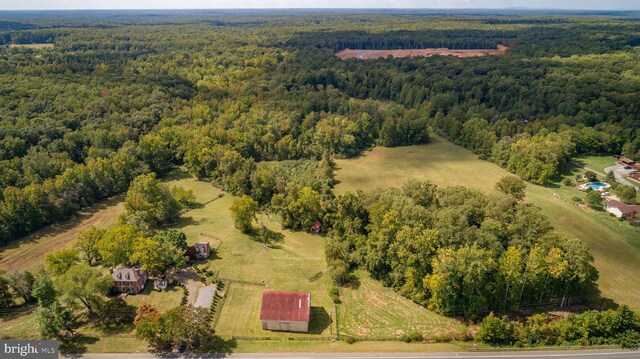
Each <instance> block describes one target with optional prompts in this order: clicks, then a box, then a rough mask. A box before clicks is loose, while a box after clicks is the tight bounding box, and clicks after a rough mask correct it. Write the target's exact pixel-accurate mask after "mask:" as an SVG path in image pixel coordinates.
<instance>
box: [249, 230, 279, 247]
mask: <svg viewBox="0 0 640 359" xmlns="http://www.w3.org/2000/svg"><path fill="white" fill-rule="evenodd" d="M247 235H248V236H249V237H250V238H251V239H252V240H254V241H256V242H260V243H263V244H265V245H266V246H268V247H269V248H271V249H280V248H282V246H281V245H280V244H281V243H283V242H284V238H285V237H284V234H282V233H280V232H276V231H273V230H271V229H269V228H267V227H266V226H265V227H262V228H255V227H254V228H252V229H251V231H250V232H249V233H247Z"/></svg>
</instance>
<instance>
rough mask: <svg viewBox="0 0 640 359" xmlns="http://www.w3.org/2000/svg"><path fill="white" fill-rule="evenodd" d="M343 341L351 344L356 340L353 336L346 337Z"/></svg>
mask: <svg viewBox="0 0 640 359" xmlns="http://www.w3.org/2000/svg"><path fill="white" fill-rule="evenodd" d="M344 341H345V342H347V344H353V343H355V342H357V341H358V340H357V339H356V338H354V337H347V338H346V339H345V340H344Z"/></svg>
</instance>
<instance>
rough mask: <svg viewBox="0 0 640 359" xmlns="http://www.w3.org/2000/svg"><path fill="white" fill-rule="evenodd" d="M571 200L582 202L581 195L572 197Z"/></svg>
mask: <svg viewBox="0 0 640 359" xmlns="http://www.w3.org/2000/svg"><path fill="white" fill-rule="evenodd" d="M571 200H572V201H574V202H578V203H582V198H580V197H572V198H571Z"/></svg>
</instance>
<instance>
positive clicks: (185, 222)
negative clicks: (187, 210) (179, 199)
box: [172, 216, 204, 228]
mask: <svg viewBox="0 0 640 359" xmlns="http://www.w3.org/2000/svg"><path fill="white" fill-rule="evenodd" d="M202 221H204V219H203V220H200V221H197V220H195V219H194V218H193V217H191V216H189V217H180V219H179V220H178V221H177V222H176V223H175V224H174V225H173V226H172V228H185V227H188V226H197V225H198V224H200V223H201V222H202Z"/></svg>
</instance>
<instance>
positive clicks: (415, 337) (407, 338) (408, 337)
mask: <svg viewBox="0 0 640 359" xmlns="http://www.w3.org/2000/svg"><path fill="white" fill-rule="evenodd" d="M401 339H402V341H403V342H405V343H413V342H421V341H423V340H424V337H423V336H422V334H420V333H418V332H408V333H404V334H402V337H401Z"/></svg>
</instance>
